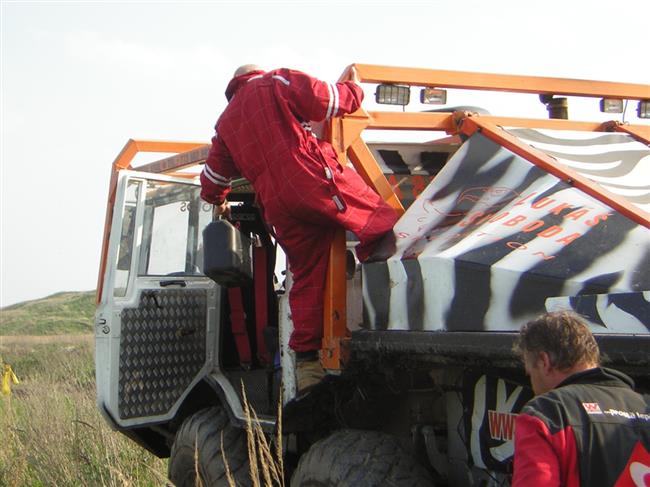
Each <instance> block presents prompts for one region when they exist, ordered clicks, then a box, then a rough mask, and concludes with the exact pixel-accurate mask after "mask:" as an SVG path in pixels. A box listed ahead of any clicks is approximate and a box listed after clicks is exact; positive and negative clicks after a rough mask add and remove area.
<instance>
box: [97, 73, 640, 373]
mask: <svg viewBox="0 0 650 487" xmlns="http://www.w3.org/2000/svg"><path fill="white" fill-rule="evenodd" d="M355 73H356V76H357V77H358V79H359V80H360V81H362V82H366V83H397V84H405V85H409V86H411V85H414V86H421V87H425V86H428V87H435V88H459V89H469V90H488V91H508V92H517V93H534V94H546V95H567V96H583V97H598V98H617V99H625V100H650V86H648V85H641V84H626V83H613V82H604V81H586V80H571V79H560V78H547V77H533V76H513V75H501V74H487V73H469V72H459V71H443V70H433V69H417V68H397V67H387V66H377V65H371V64H353V65H350V66H348V67H347V68H346V70H345V71H344V72H343V75H342V76H341V78H340V80H341V81H343V80H348V79H353V78H354V74H355ZM501 126H508V127H527V128H547V129H559V130H580V131H618V132H625V133H628V134H630V135H632V136H633V137H634V138H636V139H637V140H640V141H641V142H644V143H646V144H650V126H648V125H622V124H620V123H618V122H607V123H605V124H601V123H591V122H576V121H570V120H547V119H541V120H540V119H526V118H510V117H496V116H485V115H481V116H478V115H472V114H469V113H451V112H449V113H440V112H437V113H431V112H429V113H414V112H406V113H404V112H402V113H399V112H380V111H373V112H366V111H365V110H363V109H359V110H358V111H357V112H355V113H352V114H349V115H346V116H344V117H342V118H337V119H335V120H333V121H331V122H330V125H329V132H328V139H329V140H330V142H332V145H333V146H334V149H335V150H336V152H337V154H338V156H339V160H340V162H341V164H347V160H348V159H349V160H350V161H351V162H352V164H353V165H354V167H355V168H356V170H357V171H358V172H359V174H360V175H361V176H362V177H363V179H364V180H365V181H366V183H368V184H369V185H370V186H371V187H372V188H374V189H375V191H377V193H378V194H379V195H381V197H382V198H384V200H385V201H386V202H388V204H389V205H391V206H392V207H393V208H395V209H396V210H397V211H398V212H399V213H403V212H404V209H403V207H402V205H401V203H400V201H399V199H398V198H397V196H396V195H395V193H394V192H393V190H392V188H391V186H390V184H389V182H388V180H387V179H386V177H385V176H384V175H383V174H382V172H381V169H380V168H379V166H378V164H377V162H376V161H375V159H374V158H373V156H372V153H371V152H370V150H369V149H368V146H367V145H366V144H365V142H364V141H363V140H362V139H361V133H362V132H363V131H364V130H366V129H374V130H427V131H442V132H446V133H447V134H449V135H458V134H459V133H463V134H465V135H469V134H472V133H474V132H475V131H477V130H480V131H482V132H483V133H484V134H485V135H486V136H488V137H490V138H492V139H493V140H495V141H497V142H498V143H500V144H502V145H504V147H507V148H508V149H510V150H511V151H513V152H515V153H517V154H519V155H521V156H522V157H524V158H526V159H527V160H529V161H531V162H533V163H534V164H537V165H539V166H540V167H543V168H544V169H545V170H547V171H549V172H551V173H553V174H555V175H556V176H558V177H559V178H561V179H563V180H565V181H568V182H570V183H571V184H574V185H575V186H576V187H578V188H580V189H581V190H583V191H585V192H586V193H588V194H590V195H592V196H594V197H596V198H598V199H599V200H601V201H603V202H604V203H606V204H607V205H609V206H611V207H612V208H614V209H616V210H617V211H619V212H621V213H623V214H624V215H626V216H627V217H628V218H630V219H632V220H634V221H636V222H637V223H639V224H641V225H645V226H650V223H649V221H650V217H649V215H648V214H647V213H645V212H643V211H641V210H639V209H638V208H636V207H633V206H632V205H629V204H627V203H626V202H625V200H623V199H621V198H620V197H618V196H615V195H613V194H611V193H608V192H606V191H604V190H603V189H602V188H600V187H598V186H596V185H595V184H594V183H592V182H591V181H589V180H588V179H586V178H584V177H582V176H580V175H578V174H576V173H574V172H573V171H571V170H570V169H569V168H567V167H564V166H563V165H561V164H559V163H558V162H557V161H555V160H554V159H553V158H551V157H549V156H548V155H547V154H545V153H543V152H541V151H537V150H535V149H533V148H531V147H530V146H528V145H525V144H522V143H521V142H520V141H519V140H518V139H516V138H515V137H513V136H511V135H510V134H508V133H507V132H506V131H504V130H502V129H501V128H500V127H501ZM208 149H209V146H207V145H205V144H203V143H187V142H156V141H143V140H139V141H137V140H129V141H128V142H127V144H126V146H125V147H124V149H123V150H122V152H121V153H120V155H119V156H118V157H117V159H116V160H115V162H113V167H112V173H111V181H110V186H109V192H108V204H107V208H106V221H105V225H104V242H103V247H102V253H101V262H100V270H99V278H98V283H97V302H98V303H99V302H100V301H101V298H102V291H103V289H102V287H103V281H104V273H105V270H106V259H107V253H108V238H109V234H110V227H111V223H112V218H113V206H114V202H115V190H116V186H117V174H118V172H119V171H120V170H121V169H131V170H135V171H143V172H153V173H161V174H168V175H174V176H177V177H193V176H188V175H187V174H183V173H177V170H178V169H181V168H186V167H190V166H194V165H197V164H200V163H202V162H203V161H204V160H205V158H206V157H207V151H208ZM139 152H167V153H177V155H175V156H172V157H168V158H166V159H162V160H159V161H156V162H153V163H151V164H146V165H144V166H140V167H137V168H133V167H131V161H132V160H133V158H134V157H135V155H136V154H137V153H139ZM345 300H346V280H345V234H344V232H343V231H342V230H341V232H340V233H339V235H338V236H337V238H336V239H335V242H334V244H333V245H332V248H331V251H330V266H329V269H328V274H327V286H326V292H325V296H324V304H325V306H324V308H325V309H324V330H323V350H322V362H323V366H324V367H325V368H326V369H328V370H331V371H337V370H340V369H342V368H343V367H344V365H345V361H346V359H347V348H346V342H347V340H348V339H349V332H348V329H347V323H346V302H345Z"/></svg>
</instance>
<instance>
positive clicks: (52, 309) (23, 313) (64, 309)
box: [0, 291, 95, 335]
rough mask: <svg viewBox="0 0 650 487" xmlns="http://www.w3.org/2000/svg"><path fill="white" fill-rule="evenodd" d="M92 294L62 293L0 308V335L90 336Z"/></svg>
mask: <svg viewBox="0 0 650 487" xmlns="http://www.w3.org/2000/svg"><path fill="white" fill-rule="evenodd" d="M94 313H95V291H86V292H64V293H57V294H53V295H51V296H48V297H46V298H43V299H35V300H33V301H25V302H23V303H17V304H12V305H11V306H6V307H4V308H0V335H61V334H66V333H74V334H81V333H93V332H94V328H93V315H94Z"/></svg>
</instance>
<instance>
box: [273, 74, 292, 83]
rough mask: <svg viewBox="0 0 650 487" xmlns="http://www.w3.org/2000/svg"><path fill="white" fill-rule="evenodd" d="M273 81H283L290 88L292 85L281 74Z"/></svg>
mask: <svg viewBox="0 0 650 487" xmlns="http://www.w3.org/2000/svg"><path fill="white" fill-rule="evenodd" d="M273 79H277V80H278V81H281V82H282V83H284V84H285V85H287V86H289V85H290V84H291V83H289V80H288V79H287V78H285V77H284V76H280V75H279V74H274V75H273Z"/></svg>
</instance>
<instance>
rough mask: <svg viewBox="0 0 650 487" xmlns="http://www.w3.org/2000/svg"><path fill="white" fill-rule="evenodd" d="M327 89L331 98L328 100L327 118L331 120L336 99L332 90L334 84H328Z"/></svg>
mask: <svg viewBox="0 0 650 487" xmlns="http://www.w3.org/2000/svg"><path fill="white" fill-rule="evenodd" d="M327 91H328V92H329V95H330V97H329V100H328V101H327V113H326V114H325V120H329V118H330V117H331V116H332V103H333V101H334V93H333V92H332V85H331V84H328V85H327Z"/></svg>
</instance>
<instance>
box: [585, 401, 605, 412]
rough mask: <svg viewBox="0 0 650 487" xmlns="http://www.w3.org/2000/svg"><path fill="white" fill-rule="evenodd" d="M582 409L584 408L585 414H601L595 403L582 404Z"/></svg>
mask: <svg viewBox="0 0 650 487" xmlns="http://www.w3.org/2000/svg"><path fill="white" fill-rule="evenodd" d="M582 407H583V408H585V411H587V414H603V412H602V411H601V410H600V406H599V405H598V403H597V402H583V403H582Z"/></svg>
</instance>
